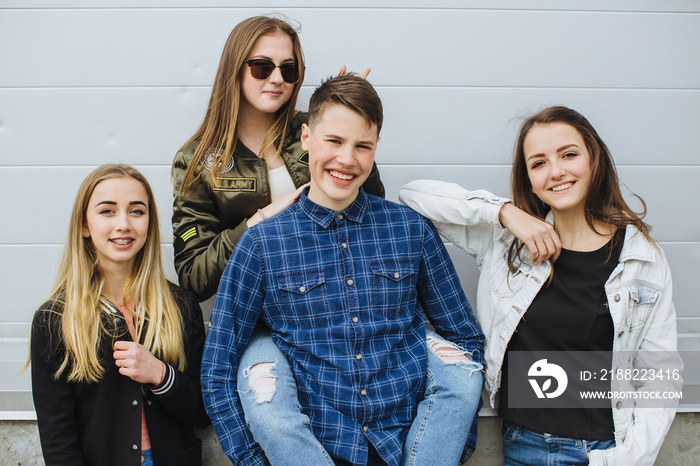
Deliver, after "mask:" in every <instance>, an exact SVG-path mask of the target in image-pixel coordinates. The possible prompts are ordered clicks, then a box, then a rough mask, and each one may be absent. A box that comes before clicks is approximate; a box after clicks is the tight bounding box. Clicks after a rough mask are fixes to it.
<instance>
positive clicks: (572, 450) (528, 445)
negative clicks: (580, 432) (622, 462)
mask: <svg viewBox="0 0 700 466" xmlns="http://www.w3.org/2000/svg"><path fill="white" fill-rule="evenodd" d="M502 431H503V459H504V460H505V463H504V464H505V466H510V465H543V466H559V465H578V464H588V452H590V451H591V450H607V449H608V448H612V447H614V446H615V440H579V439H573V438H567V437H557V436H556V435H551V434H546V433H543V432H537V431H535V430H530V429H526V428H524V427H522V426H518V425H515V424H512V423H510V422H508V421H503V428H502Z"/></svg>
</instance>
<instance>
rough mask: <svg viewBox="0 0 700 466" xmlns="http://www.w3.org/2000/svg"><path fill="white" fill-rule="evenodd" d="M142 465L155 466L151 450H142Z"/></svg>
mask: <svg viewBox="0 0 700 466" xmlns="http://www.w3.org/2000/svg"><path fill="white" fill-rule="evenodd" d="M141 466H153V453H152V452H151V450H142V451H141Z"/></svg>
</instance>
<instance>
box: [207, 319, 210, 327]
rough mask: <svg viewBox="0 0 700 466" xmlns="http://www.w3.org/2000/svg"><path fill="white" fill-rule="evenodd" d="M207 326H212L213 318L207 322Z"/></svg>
mask: <svg viewBox="0 0 700 466" xmlns="http://www.w3.org/2000/svg"><path fill="white" fill-rule="evenodd" d="M207 327H209V328H211V320H210V321H209V322H207Z"/></svg>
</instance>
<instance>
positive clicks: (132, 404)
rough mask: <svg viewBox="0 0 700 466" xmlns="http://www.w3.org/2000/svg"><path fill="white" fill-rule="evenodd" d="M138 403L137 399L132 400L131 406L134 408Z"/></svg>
mask: <svg viewBox="0 0 700 466" xmlns="http://www.w3.org/2000/svg"><path fill="white" fill-rule="evenodd" d="M138 405H139V402H138V401H137V400H134V401H132V402H131V406H133V407H134V408H135V407H137V406H138Z"/></svg>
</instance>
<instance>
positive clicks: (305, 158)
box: [297, 151, 309, 165]
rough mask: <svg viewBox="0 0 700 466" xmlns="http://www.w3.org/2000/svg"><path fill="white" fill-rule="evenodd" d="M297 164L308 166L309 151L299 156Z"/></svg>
mask: <svg viewBox="0 0 700 466" xmlns="http://www.w3.org/2000/svg"><path fill="white" fill-rule="evenodd" d="M297 162H300V163H303V164H304V165H308V164H309V151H306V152H304V153H303V154H301V157H299V158H298V159H297Z"/></svg>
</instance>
